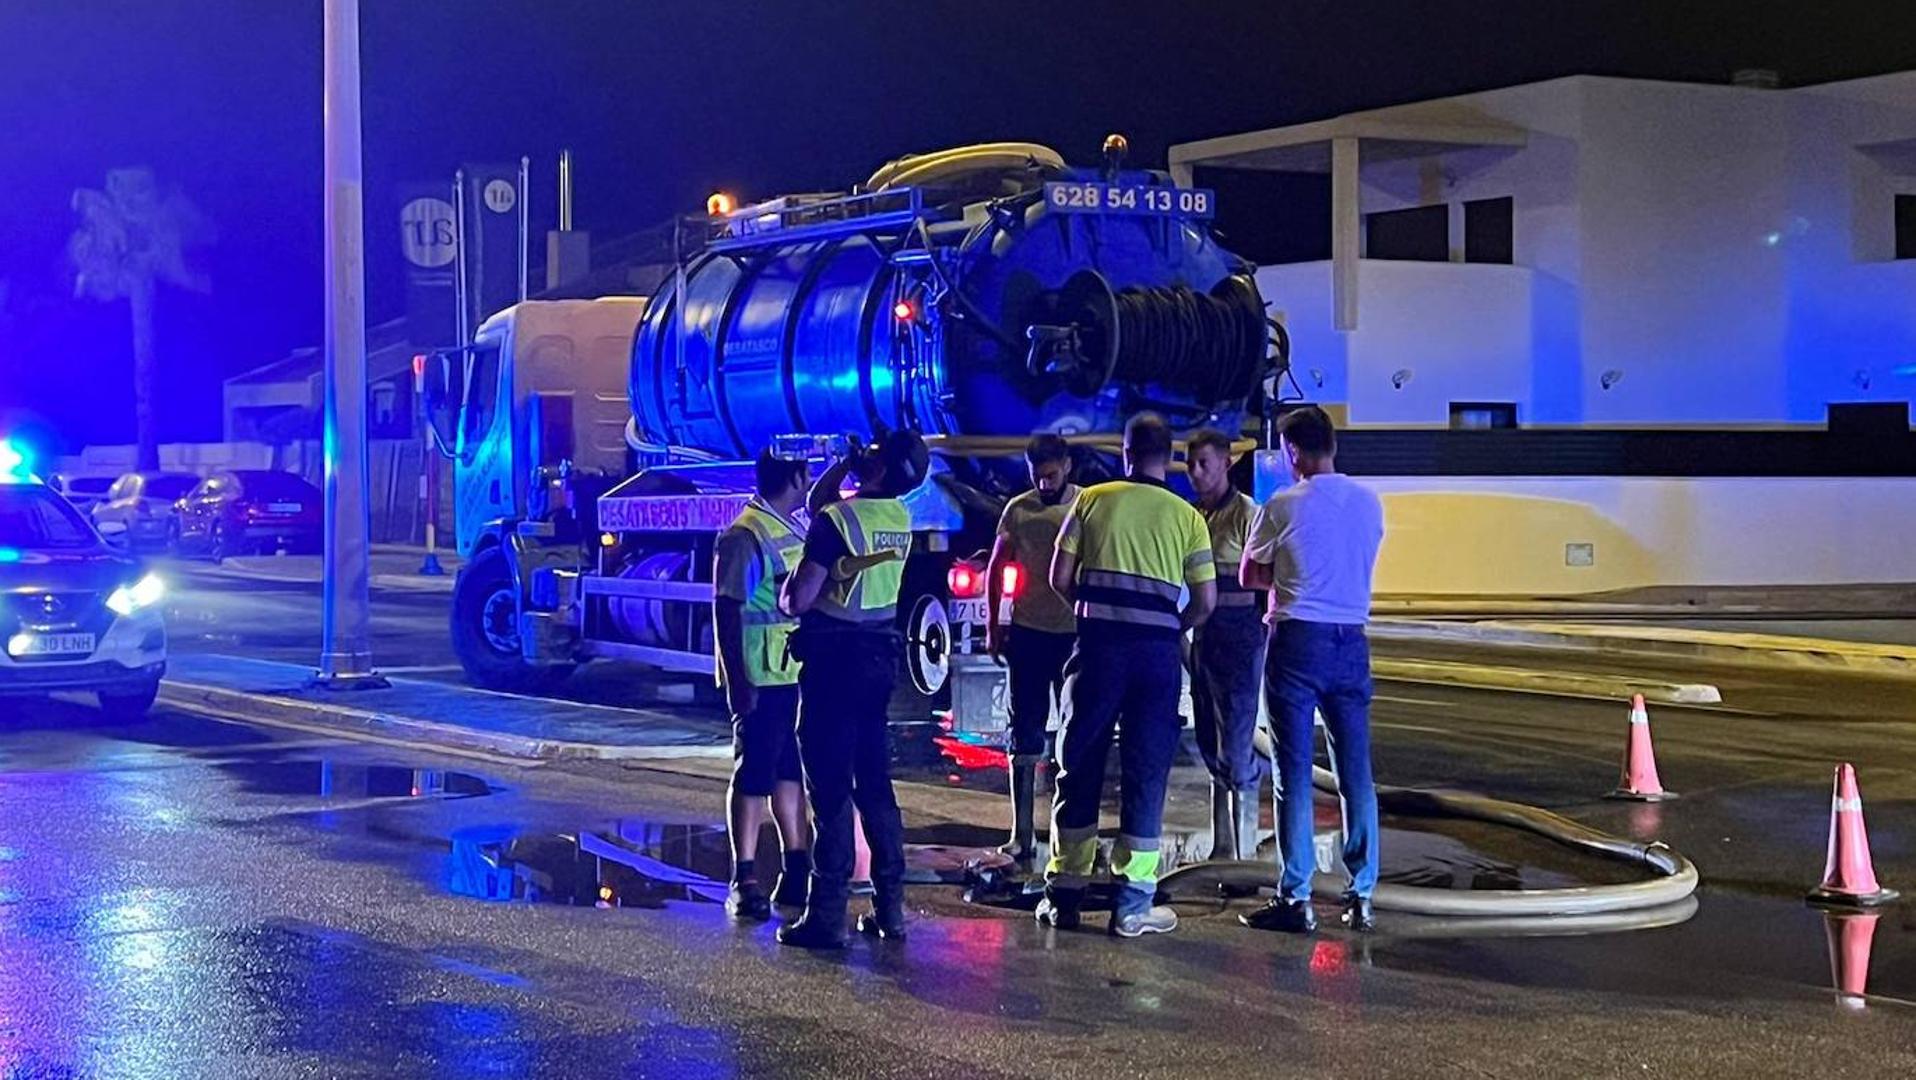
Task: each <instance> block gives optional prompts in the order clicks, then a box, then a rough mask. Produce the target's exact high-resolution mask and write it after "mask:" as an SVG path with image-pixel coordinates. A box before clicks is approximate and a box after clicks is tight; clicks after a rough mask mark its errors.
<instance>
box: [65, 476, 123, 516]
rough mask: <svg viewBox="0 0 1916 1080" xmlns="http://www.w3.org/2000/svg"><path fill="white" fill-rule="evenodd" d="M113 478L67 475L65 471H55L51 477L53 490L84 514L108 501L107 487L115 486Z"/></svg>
mask: <svg viewBox="0 0 1916 1080" xmlns="http://www.w3.org/2000/svg"><path fill="white" fill-rule="evenodd" d="M113 480H114V478H113V477H111V476H67V475H65V474H63V473H54V474H53V476H52V477H51V482H52V484H53V490H55V491H57V492H59V493H60V497H61V498H63V499H65V500H66V501H67V502H68V504H70V505H71V506H72V507H73V508H74V509H75V510H78V511H80V512H81V513H83V514H84V513H87V512H88V511H90V510H92V509H93V507H94V506H96V505H97V504H99V503H101V502H104V501H106V493H107V489H108V488H110V487H112V486H113Z"/></svg>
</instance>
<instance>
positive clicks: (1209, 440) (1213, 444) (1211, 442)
mask: <svg viewBox="0 0 1916 1080" xmlns="http://www.w3.org/2000/svg"><path fill="white" fill-rule="evenodd" d="M1207 446H1208V447H1210V448H1211V449H1213V450H1216V451H1217V452H1218V453H1220V454H1223V455H1224V457H1225V460H1227V461H1228V460H1230V457H1231V437H1230V436H1229V435H1226V434H1224V433H1223V432H1222V431H1219V430H1218V429H1216V428H1208V427H1207V428H1199V429H1198V430H1197V431H1196V432H1194V433H1193V434H1192V435H1191V437H1190V438H1189V439H1186V440H1185V441H1184V456H1185V458H1186V459H1189V458H1190V457H1192V456H1193V455H1195V454H1196V453H1197V452H1198V451H1199V450H1202V449H1204V448H1205V447H1207Z"/></svg>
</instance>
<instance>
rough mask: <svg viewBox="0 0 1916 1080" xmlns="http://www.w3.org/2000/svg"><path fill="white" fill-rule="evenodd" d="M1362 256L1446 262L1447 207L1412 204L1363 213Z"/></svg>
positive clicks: (1448, 225)
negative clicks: (1404, 208) (1411, 205)
mask: <svg viewBox="0 0 1916 1080" xmlns="http://www.w3.org/2000/svg"><path fill="white" fill-rule="evenodd" d="M1364 257H1365V258H1367V259H1407V260H1411V261H1413V262H1449V261H1450V207H1448V206H1446V205H1444V204H1443V203H1438V204H1437V205H1435V206H1414V207H1411V208H1410V209H1408V210H1380V211H1378V212H1377V213H1374V214H1365V215H1364Z"/></svg>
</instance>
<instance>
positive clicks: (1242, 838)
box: [1231, 788, 1259, 859]
mask: <svg viewBox="0 0 1916 1080" xmlns="http://www.w3.org/2000/svg"><path fill="white" fill-rule="evenodd" d="M1231 811H1232V816H1233V817H1235V818H1236V819H1237V857H1238V858H1240V859H1255V858H1257V833H1258V825H1259V820H1258V818H1259V807H1258V791H1257V789H1256V788H1245V789H1244V790H1242V791H1234V792H1232V793H1231Z"/></svg>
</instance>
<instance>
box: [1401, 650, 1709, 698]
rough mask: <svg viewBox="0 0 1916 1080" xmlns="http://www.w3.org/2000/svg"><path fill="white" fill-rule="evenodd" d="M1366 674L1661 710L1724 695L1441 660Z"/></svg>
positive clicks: (1684, 686)
mask: <svg viewBox="0 0 1916 1080" xmlns="http://www.w3.org/2000/svg"><path fill="white" fill-rule="evenodd" d="M1371 674H1372V676H1373V677H1374V678H1377V679H1379V680H1382V681H1384V682H1405V683H1425V684H1432V685H1438V686H1461V687H1466V688H1469V689H1475V690H1503V691H1508V692H1511V693H1518V694H1542V695H1547V696H1549V697H1574V698H1589V699H1592V700H1596V701H1628V700H1629V698H1630V695H1632V694H1642V695H1643V697H1644V700H1646V701H1654V702H1658V703H1660V704H1663V705H1717V704H1721V703H1722V701H1723V694H1722V692H1721V691H1719V690H1718V689H1717V688H1716V687H1714V686H1711V685H1710V684H1708V683H1674V682H1662V681H1659V680H1656V679H1636V678H1632V677H1629V676H1615V677H1612V676H1600V675H1574V674H1570V673H1568V672H1559V671H1538V670H1535V669H1532V668H1513V667H1489V666H1485V665H1483V664H1463V663H1453V662H1449V661H1443V660H1400V659H1396V658H1393V657H1374V658H1373V659H1372V660H1371Z"/></svg>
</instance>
